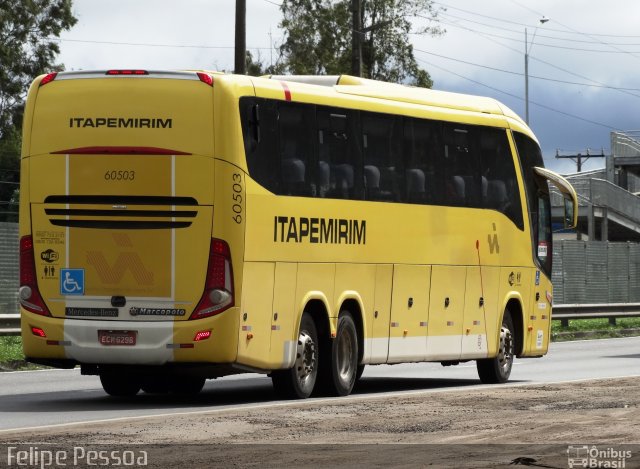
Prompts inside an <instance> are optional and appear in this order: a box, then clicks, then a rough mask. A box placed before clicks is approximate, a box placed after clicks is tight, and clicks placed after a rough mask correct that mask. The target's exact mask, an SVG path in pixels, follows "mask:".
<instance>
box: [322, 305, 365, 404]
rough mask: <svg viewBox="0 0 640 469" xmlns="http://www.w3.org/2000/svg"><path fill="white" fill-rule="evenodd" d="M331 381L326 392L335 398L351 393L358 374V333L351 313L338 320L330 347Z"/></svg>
mask: <svg viewBox="0 0 640 469" xmlns="http://www.w3.org/2000/svg"><path fill="white" fill-rule="evenodd" d="M330 372H331V379H330V380H329V383H328V384H329V385H330V387H329V389H328V391H329V392H330V393H331V394H335V395H337V396H347V395H349V393H351V390H352V389H353V385H354V384H355V382H356V378H357V373H358V333H357V331H356V325H355V323H354V322H353V318H352V317H351V313H342V314H341V315H340V317H339V318H338V331H337V332H336V338H335V339H334V340H333V343H332V345H331V369H330Z"/></svg>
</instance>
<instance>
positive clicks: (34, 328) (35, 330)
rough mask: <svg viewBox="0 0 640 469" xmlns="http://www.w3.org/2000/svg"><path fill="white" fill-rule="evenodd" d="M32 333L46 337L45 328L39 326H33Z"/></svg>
mask: <svg viewBox="0 0 640 469" xmlns="http://www.w3.org/2000/svg"><path fill="white" fill-rule="evenodd" d="M31 333H32V334H33V335H35V336H37V337H46V336H47V334H45V332H44V330H43V329H41V328H39V327H31Z"/></svg>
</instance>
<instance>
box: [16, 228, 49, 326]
mask: <svg viewBox="0 0 640 469" xmlns="http://www.w3.org/2000/svg"><path fill="white" fill-rule="evenodd" d="M18 296H19V298H20V304H21V305H22V307H23V308H24V309H26V310H27V311H31V312H32V313H36V314H41V315H43V316H51V313H49V309H48V308H47V305H45V304H44V300H43V299H42V296H41V295H40V291H39V290H38V277H37V275H36V263H35V259H34V254H33V238H31V236H23V237H22V238H20V290H19V293H18Z"/></svg>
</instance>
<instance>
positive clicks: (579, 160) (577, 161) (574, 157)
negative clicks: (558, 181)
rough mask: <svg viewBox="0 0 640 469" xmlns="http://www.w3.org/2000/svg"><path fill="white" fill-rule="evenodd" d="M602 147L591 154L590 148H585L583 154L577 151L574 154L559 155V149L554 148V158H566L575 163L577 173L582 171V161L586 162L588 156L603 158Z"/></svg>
mask: <svg viewBox="0 0 640 469" xmlns="http://www.w3.org/2000/svg"><path fill="white" fill-rule="evenodd" d="M604 157H605V154H604V148H602V149H601V150H600V154H599V155H598V154H596V155H592V154H591V149H589V148H587V154H586V155H583V154H582V153H577V154H575V155H561V154H560V150H556V158H558V159H563V158H568V159H570V160H571V161H573V162H574V163H575V164H576V169H577V170H578V171H577V172H578V173H581V172H582V163H586V162H587V161H588V160H589V158H604Z"/></svg>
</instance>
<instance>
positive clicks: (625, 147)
mask: <svg viewBox="0 0 640 469" xmlns="http://www.w3.org/2000/svg"><path fill="white" fill-rule="evenodd" d="M611 150H612V152H613V154H614V155H615V156H618V157H628V156H639V155H640V131H639V130H629V131H626V132H611Z"/></svg>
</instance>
